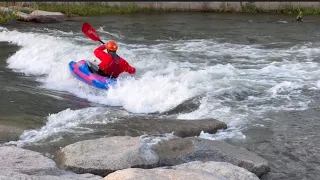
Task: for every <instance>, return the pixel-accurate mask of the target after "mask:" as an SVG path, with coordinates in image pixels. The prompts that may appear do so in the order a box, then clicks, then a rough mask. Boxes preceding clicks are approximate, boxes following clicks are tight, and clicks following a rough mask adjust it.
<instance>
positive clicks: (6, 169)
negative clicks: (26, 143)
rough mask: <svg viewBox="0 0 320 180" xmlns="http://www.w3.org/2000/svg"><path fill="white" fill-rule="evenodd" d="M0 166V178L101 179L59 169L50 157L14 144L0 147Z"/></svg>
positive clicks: (35, 179)
mask: <svg viewBox="0 0 320 180" xmlns="http://www.w3.org/2000/svg"><path fill="white" fill-rule="evenodd" d="M0 167H1V168H0V179H34V180H37V179H39V180H40V179H48V180H49V179H53V180H54V179H57V180H58V179H69V180H71V179H78V180H88V179H90V180H98V179H102V177H99V176H94V175H92V174H85V175H78V174H74V173H71V172H66V171H63V170H60V169H59V168H58V167H57V166H56V164H55V162H54V161H53V160H52V159H49V158H47V157H45V156H43V155H42V154H40V153H38V152H34V151H30V150H26V149H22V148H18V147H14V146H3V147H0Z"/></svg>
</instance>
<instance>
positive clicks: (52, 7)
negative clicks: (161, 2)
mask: <svg viewBox="0 0 320 180" xmlns="http://www.w3.org/2000/svg"><path fill="white" fill-rule="evenodd" d="M33 8H35V9H39V10H43V11H52V12H61V13H63V14H66V15H67V16H73V15H79V16H89V15H102V14H112V13H118V14H119V13H120V14H130V13H137V12H155V11H165V12H169V11H172V10H169V9H155V8H152V7H143V8H141V7H138V6H137V5H135V4H134V3H130V4H127V5H121V6H119V5H114V6H109V5H107V4H101V3H96V2H90V3H85V4H84V3H77V4H75V3H60V4H53V3H50V4H48V3H37V4H36V5H35V6H34V7H33Z"/></svg>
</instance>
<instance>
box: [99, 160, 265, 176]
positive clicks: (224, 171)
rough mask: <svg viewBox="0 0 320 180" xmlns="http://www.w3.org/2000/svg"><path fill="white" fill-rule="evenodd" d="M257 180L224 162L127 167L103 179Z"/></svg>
mask: <svg viewBox="0 0 320 180" xmlns="http://www.w3.org/2000/svg"><path fill="white" fill-rule="evenodd" d="M116 179H121V180H135V179H139V180H175V179H183V180H205V179H208V180H209V179H210V180H215V179H216V180H259V178H258V177H257V176H256V175H255V174H253V173H251V172H249V171H247V170H246V169H243V168H240V167H238V166H234V165H232V164H229V163H225V162H213V161H209V162H205V163H203V162H199V161H195V162H190V163H186V164H181V165H177V166H172V167H163V168H155V169H139V168H129V169H124V170H119V171H116V172H114V173H111V174H109V175H108V176H106V177H105V178H104V180H116Z"/></svg>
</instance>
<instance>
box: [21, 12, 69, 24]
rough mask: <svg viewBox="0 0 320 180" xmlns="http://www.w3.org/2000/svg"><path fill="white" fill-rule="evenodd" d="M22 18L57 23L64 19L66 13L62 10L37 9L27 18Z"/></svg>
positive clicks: (37, 21) (30, 20)
mask: <svg viewBox="0 0 320 180" xmlns="http://www.w3.org/2000/svg"><path fill="white" fill-rule="evenodd" d="M20 20H22V21H28V22H36V23H55V22H61V21H63V20H64V15H63V14H62V13H61V12H48V11H41V10H35V11H33V12H32V13H30V14H29V15H28V17H27V18H25V19H20Z"/></svg>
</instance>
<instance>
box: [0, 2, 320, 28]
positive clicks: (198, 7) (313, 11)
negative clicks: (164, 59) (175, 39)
mask: <svg viewBox="0 0 320 180" xmlns="http://www.w3.org/2000/svg"><path fill="white" fill-rule="evenodd" d="M1 7H10V8H13V9H14V11H15V13H14V12H9V13H8V12H5V11H3V10H2V11H1V9H0V23H4V22H7V21H9V20H14V19H18V16H17V15H16V13H17V12H20V13H21V12H22V13H27V14H28V13H31V12H32V11H33V10H41V11H48V12H60V13H62V14H63V15H64V16H66V17H75V16H97V15H106V14H133V13H172V12H187V13H188V12H199V13H249V14H250V13H251V14H259V13H263V14H266V13H267V14H289V15H295V16H296V15H298V14H299V13H301V14H303V15H318V14H320V3H319V2H2V3H0V8H1Z"/></svg>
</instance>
